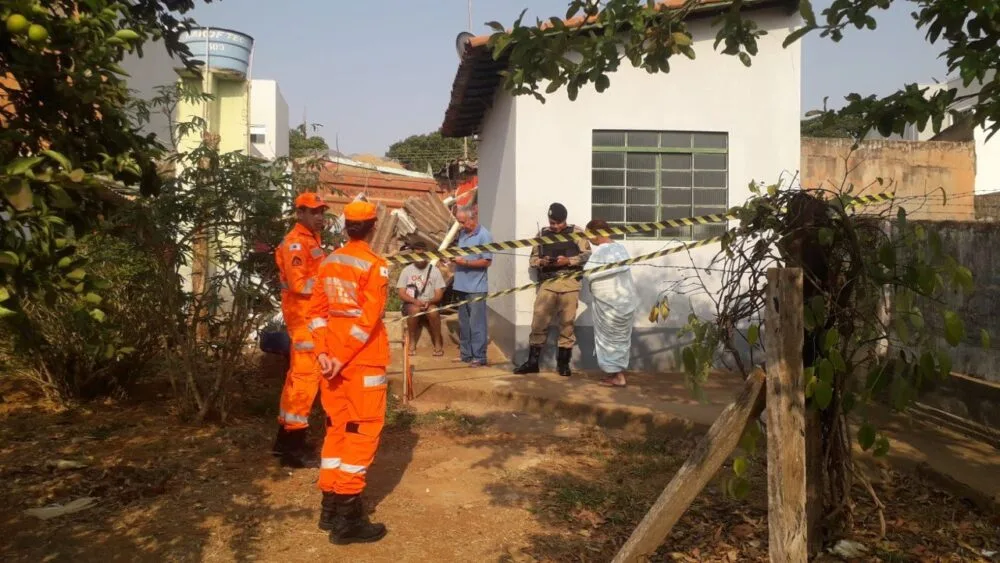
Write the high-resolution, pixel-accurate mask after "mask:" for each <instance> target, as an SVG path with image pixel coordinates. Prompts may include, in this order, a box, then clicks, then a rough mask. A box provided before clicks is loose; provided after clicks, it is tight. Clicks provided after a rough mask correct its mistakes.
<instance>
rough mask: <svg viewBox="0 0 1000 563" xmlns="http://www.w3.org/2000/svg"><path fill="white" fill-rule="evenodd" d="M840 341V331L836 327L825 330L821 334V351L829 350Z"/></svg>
mask: <svg viewBox="0 0 1000 563" xmlns="http://www.w3.org/2000/svg"><path fill="white" fill-rule="evenodd" d="M839 343H840V332H839V331H838V330H837V329H836V328H831V329H830V330H828V331H826V334H825V335H824V336H823V351H824V352H829V351H830V350H831V349H833V348H835V347H836V346H837V344H839Z"/></svg>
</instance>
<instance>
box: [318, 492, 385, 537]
mask: <svg viewBox="0 0 1000 563" xmlns="http://www.w3.org/2000/svg"><path fill="white" fill-rule="evenodd" d="M334 498H335V500H334V502H335V503H336V506H337V513H336V517H335V518H334V520H333V529H332V530H330V543H332V544H336V545H347V544H351V543H372V542H377V541H378V540H380V539H382V538H384V537H385V534H386V529H385V525H383V524H373V523H372V522H371V521H369V520H368V515H367V514H365V509H364V505H363V503H362V502H361V495H339V494H335V495H334Z"/></svg>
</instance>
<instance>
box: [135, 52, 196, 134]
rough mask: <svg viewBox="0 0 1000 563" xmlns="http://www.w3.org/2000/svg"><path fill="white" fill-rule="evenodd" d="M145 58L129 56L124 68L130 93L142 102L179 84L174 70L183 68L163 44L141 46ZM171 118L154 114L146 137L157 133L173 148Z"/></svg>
mask: <svg viewBox="0 0 1000 563" xmlns="http://www.w3.org/2000/svg"><path fill="white" fill-rule="evenodd" d="M142 53H143V56H142V57H139V55H138V54H136V53H131V54H129V55H126V57H125V59H123V60H122V62H121V67H122V68H123V69H125V71H126V72H128V74H129V76H128V77H127V78H126V81H127V83H128V87H129V89H131V90H133V91H134V92H133V94H134V95H135V96H136V97H137V98H139V99H141V100H146V101H149V100H152V99H153V98H155V97H157V96H158V95H159V92H157V88H158V87H160V86H170V85H172V84H174V83H175V82H177V71H176V70H174V68H175V67H180V66H183V65H182V64H181V63H180V61H179V60H177V59H176V58H174V57H171V56H170V54H169V53H168V52H167V48H166V47H165V46H164V45H163V42H162V41H149V42H147V43H145V44H143V46H142ZM170 121H171V119H170V117H169V116H167V115H166V114H164V113H162V112H161V111H156V110H154V111H153V113H151V114H150V116H149V124H148V125H147V126H146V128H145V129H146V130H145V132H146V133H155V134H156V136H157V138H159V139H160V142H162V143H163V144H164V145H165V146H166V147H167V148H169V149H173V148H174V147H173V146H172V144H171V141H170Z"/></svg>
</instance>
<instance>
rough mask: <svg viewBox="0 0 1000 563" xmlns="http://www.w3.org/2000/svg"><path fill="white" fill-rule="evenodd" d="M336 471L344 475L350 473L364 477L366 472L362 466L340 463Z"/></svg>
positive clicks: (365, 468)
mask: <svg viewBox="0 0 1000 563" xmlns="http://www.w3.org/2000/svg"><path fill="white" fill-rule="evenodd" d="M338 469H340V470H341V471H343V472H344V473H351V474H353V475H364V474H365V472H367V470H368V468H367V467H365V466H364V465H351V464H350V463H341V464H340V467H339V468H338Z"/></svg>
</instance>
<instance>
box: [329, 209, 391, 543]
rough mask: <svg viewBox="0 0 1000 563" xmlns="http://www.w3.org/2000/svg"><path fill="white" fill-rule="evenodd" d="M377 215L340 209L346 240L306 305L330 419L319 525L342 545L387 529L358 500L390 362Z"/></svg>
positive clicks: (385, 271)
mask: <svg viewBox="0 0 1000 563" xmlns="http://www.w3.org/2000/svg"><path fill="white" fill-rule="evenodd" d="M375 217H376V209H375V206H374V205H373V204H371V203H368V202H366V201H354V202H352V203H350V204H348V205H347V206H346V207H345V208H344V231H345V232H346V233H347V236H348V238H349V241H348V242H347V244H345V245H344V246H343V247H341V248H339V249H337V250H336V251H334V252H333V253H331V254H330V255H329V256H327V258H326V259H325V260H324V261H323V264H322V265H321V266H320V270H319V281H318V283H319V284H320V285H319V287H321V288H322V290H321V291H319V290H318V291H316V294H315V295H314V296H313V299H312V302H311V304H312V306H311V309H310V314H311V317H312V319H313V320H312V321H311V324H310V326H311V327H312V328H313V329H314V330H313V340H314V341H315V342H316V344H317V352H318V354H317V361H318V362H319V364H320V367H321V369H322V372H323V377H324V378H325V379H326V381H324V382H323V384H322V385H321V387H320V398H321V400H322V402H323V410H325V411H326V416H327V420H326V439H325V440H324V441H323V452H322V460H321V465H320V472H319V488H320V490H321V491H322V492H323V502H322V510H321V516H320V521H319V527H320V529H321V530H325V531H328V532H330V542H331V543H334V544H340V545H343V544H350V543H364V542H374V541H378V540H380V539H382V537H384V536H385V533H386V529H385V526H383V525H382V524H373V523H371V522H370V521H369V520H368V516H367V515H366V513H365V510H364V507H363V504H362V500H361V493H362V491H364V489H365V475H366V473H367V471H368V468H369V467H371V464H372V460H374V459H375V450H377V449H378V444H379V439H380V437H381V435H382V427H383V426H384V425H385V410H386V366H387V365H388V364H389V339H388V336H387V335H386V330H385V326H384V325H383V324H382V316H383V314H384V313H385V305H386V300H387V298H388V293H387V291H388V287H389V268H388V263H387V262H386V261H385V260H384V259H383V258H382V257H380V256H378V255H377V254H375V253H374V252H373V251H372V250H371V248H370V247H369V246H368V243H369V242H370V241H371V238H372V236H373V235H374V233H375Z"/></svg>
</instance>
